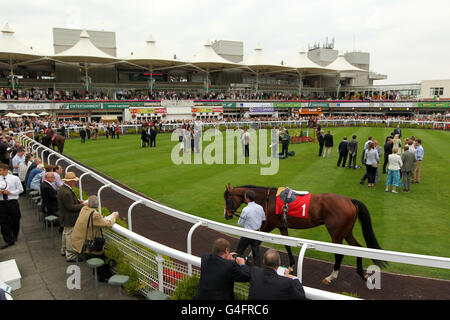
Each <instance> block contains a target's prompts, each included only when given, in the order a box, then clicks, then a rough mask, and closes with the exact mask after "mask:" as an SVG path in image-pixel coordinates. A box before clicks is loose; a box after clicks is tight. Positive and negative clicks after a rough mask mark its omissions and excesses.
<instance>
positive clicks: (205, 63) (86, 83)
mask: <svg viewBox="0 0 450 320" xmlns="http://www.w3.org/2000/svg"><path fill="white" fill-rule="evenodd" d="M1 33H2V34H1V37H0V44H1V46H0V90H2V92H3V93H4V91H5V90H6V91H7V90H10V89H13V90H14V92H13V93H11V95H12V96H11V97H9V98H8V97H7V98H6V100H12V101H14V100H26V101H27V102H26V103H23V102H22V101H17V103H15V102H14V103H11V101H10V102H8V103H7V104H4V103H0V110H5V112H6V111H14V110H27V111H28V110H33V111H42V110H46V111H50V113H51V114H52V115H54V116H56V117H59V118H77V119H81V120H100V119H101V118H102V117H117V119H118V120H128V121H135V120H142V121H146V120H152V119H158V120H162V119H166V120H176V119H180V118H185V119H186V118H192V119H195V118H200V119H208V118H214V119H221V118H223V117H231V118H236V117H239V118H241V117H259V116H271V117H283V116H301V115H319V114H325V115H327V114H352V113H354V112H355V110H357V111H358V112H359V113H360V114H380V113H382V114H404V115H411V114H412V113H417V112H419V111H418V108H422V107H425V108H424V109H422V111H421V112H423V113H427V112H428V113H429V112H440V111H442V110H444V109H445V108H448V107H449V105H448V102H443V103H439V101H445V100H446V99H447V100H449V99H450V80H435V81H431V80H427V81H422V83H412V84H398V85H377V84H376V81H377V80H384V79H387V75H382V74H378V73H376V72H373V71H371V70H370V53H368V52H356V51H354V52H346V53H345V54H340V52H339V51H338V50H336V49H335V48H334V40H333V42H332V43H328V41H327V42H326V43H325V44H323V45H318V44H316V45H314V46H312V47H310V48H309V50H308V51H307V52H299V53H298V54H297V56H296V60H294V61H270V59H267V58H266V57H265V55H264V52H263V49H262V48H260V47H257V48H255V49H254V51H253V53H252V54H251V55H250V56H249V57H244V43H243V42H240V41H229V40H218V41H215V42H213V43H210V42H207V43H206V44H204V46H203V48H202V50H199V52H198V53H197V54H196V55H195V56H194V57H193V58H192V59H189V60H187V61H181V60H179V59H177V58H176V57H171V56H168V55H166V54H165V53H164V50H161V49H159V48H158V46H157V44H156V41H155V40H154V39H153V38H152V37H150V38H148V39H147V41H146V44H145V45H144V44H143V48H136V51H134V52H133V53H132V54H131V55H130V56H129V57H126V58H123V57H117V45H116V36H115V33H114V32H110V31H93V30H76V29H63V28H53V48H54V52H53V53H52V54H49V55H45V54H42V53H37V52H35V51H33V50H32V49H29V48H27V47H26V46H25V45H22V44H20V41H18V40H17V39H15V37H14V32H13V31H12V30H11V28H9V26H8V25H6V26H5V27H4V28H3V30H2V31H1ZM280 60H281V59H280ZM11 70H12V72H11ZM11 74H13V75H14V76H13V77H11ZM24 92H27V93H26V95H25V93H24ZM30 92H31V93H30ZM36 92H37V93H40V95H39V94H38V95H37V97H38V98H36V95H34V93H36ZM42 92H44V95H42ZM125 92H132V93H133V96H132V97H129V96H127V94H125ZM161 92H170V93H171V97H170V98H169V99H174V100H179V98H180V97H181V99H184V100H186V101H184V102H179V103H178V102H175V103H172V102H171V103H168V102H163V101H161V100H165V99H167V98H165V97H163V96H161V95H159V93H161ZM211 93H212V94H211ZM14 95H15V96H14ZM125 97H128V99H129V100H128V101H122V102H117V100H123V99H124V98H125ZM0 99H5V98H3V97H1V96H0ZM130 99H131V100H133V101H130ZM211 99H213V100H214V99H216V101H202V100H211ZM419 99H424V100H435V101H434V102H429V103H422V102H418V100H419ZM32 100H50V101H48V102H47V103H42V102H39V103H34V102H33V101H32ZM86 100H88V101H86ZM100 100H101V101H100ZM108 100H114V101H111V102H110V101H108ZM261 100H264V101H261ZM283 100H290V101H294V102H292V103H289V102H286V101H283ZM305 100H307V102H305ZM311 100H312V101H311ZM315 100H321V102H320V101H315ZM343 100H346V101H347V102H345V101H343ZM386 100H390V101H389V102H387V101H386ZM398 100H402V101H403V104H402V103H400V101H398ZM406 100H409V101H406ZM115 101H116V102H115ZM137 101H139V102H137ZM295 101H296V102H295ZM377 101H378V102H377ZM393 101H397V102H398V103H397V104H395V103H394V102H393ZM265 103H267V104H265ZM393 103H394V104H393ZM399 103H400V104H399ZM269 104H270V106H269ZM445 110H448V109H445Z"/></svg>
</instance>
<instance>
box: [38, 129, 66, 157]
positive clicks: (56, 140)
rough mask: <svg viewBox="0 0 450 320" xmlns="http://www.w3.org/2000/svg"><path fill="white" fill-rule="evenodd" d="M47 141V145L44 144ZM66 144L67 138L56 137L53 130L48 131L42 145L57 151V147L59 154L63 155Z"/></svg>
mask: <svg viewBox="0 0 450 320" xmlns="http://www.w3.org/2000/svg"><path fill="white" fill-rule="evenodd" d="M44 141H45V143H44ZM65 142H66V138H64V136H61V135H56V134H55V132H54V131H53V129H48V130H47V132H46V135H45V136H44V138H42V144H43V145H45V146H46V147H50V145H51V147H52V149H53V150H55V147H58V152H59V153H61V154H62V153H63V150H64V143H65Z"/></svg>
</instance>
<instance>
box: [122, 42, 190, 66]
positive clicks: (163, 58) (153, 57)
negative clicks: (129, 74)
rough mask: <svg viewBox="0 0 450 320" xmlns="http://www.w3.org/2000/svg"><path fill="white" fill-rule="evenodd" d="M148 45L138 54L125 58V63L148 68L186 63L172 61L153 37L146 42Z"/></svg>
mask: <svg viewBox="0 0 450 320" xmlns="http://www.w3.org/2000/svg"><path fill="white" fill-rule="evenodd" d="M146 43H147V45H146V46H145V47H144V48H142V49H141V50H140V51H138V52H137V53H136V54H133V55H131V56H129V57H128V58H125V59H124V60H125V61H129V62H132V63H134V64H138V65H143V66H148V67H167V66H175V65H179V64H183V63H184V62H182V61H179V60H175V59H172V58H171V57H170V56H169V55H167V54H165V53H164V52H163V51H161V50H160V49H159V48H158V47H157V46H156V44H155V43H156V41H155V40H154V39H153V37H152V36H150V37H149V38H148V40H147V41H146Z"/></svg>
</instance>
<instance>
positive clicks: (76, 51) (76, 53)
mask: <svg viewBox="0 0 450 320" xmlns="http://www.w3.org/2000/svg"><path fill="white" fill-rule="evenodd" d="M53 58H54V59H56V60H59V61H62V62H83V63H110V62H116V61H119V60H120V59H118V58H116V57H113V56H111V55H109V54H107V53H105V52H103V51H102V50H100V49H98V48H97V47H96V46H95V45H94V44H93V43H92V42H91V40H89V34H88V33H87V31H86V30H83V31H82V32H81V34H80V40H79V41H78V42H77V43H76V44H75V45H74V46H73V47H71V48H69V49H67V50H65V51H63V52H60V53H57V54H55V55H53Z"/></svg>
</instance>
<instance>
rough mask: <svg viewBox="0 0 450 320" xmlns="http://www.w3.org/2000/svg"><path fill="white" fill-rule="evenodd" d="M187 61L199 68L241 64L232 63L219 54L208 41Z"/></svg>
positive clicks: (216, 67) (229, 66)
mask: <svg viewBox="0 0 450 320" xmlns="http://www.w3.org/2000/svg"><path fill="white" fill-rule="evenodd" d="M189 62H190V63H191V64H193V65H195V66H197V67H199V68H202V69H207V70H210V69H222V68H227V67H228V68H232V67H235V66H242V65H241V64H240V63H234V62H231V61H228V60H226V59H224V58H222V57H221V56H219V55H218V54H217V53H216V52H215V51H214V49H213V48H212V45H211V42H210V41H207V42H206V43H205V44H204V46H203V50H202V51H200V52H199V53H197V54H196V55H195V56H194V57H192V59H191V60H189Z"/></svg>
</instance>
